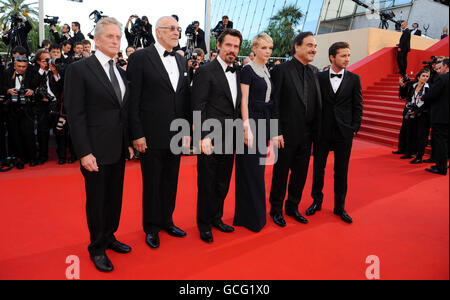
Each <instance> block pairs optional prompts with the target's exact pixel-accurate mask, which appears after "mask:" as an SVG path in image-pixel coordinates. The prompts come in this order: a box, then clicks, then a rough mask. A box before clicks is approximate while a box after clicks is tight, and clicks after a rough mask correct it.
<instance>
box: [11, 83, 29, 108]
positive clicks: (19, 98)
mask: <svg viewBox="0 0 450 300" xmlns="http://www.w3.org/2000/svg"><path fill="white" fill-rule="evenodd" d="M14 90H15V92H16V93H17V95H11V102H12V103H18V104H20V105H25V104H27V102H29V99H28V97H26V96H25V94H26V93H27V90H26V89H25V86H24V84H23V83H22V85H21V86H20V89H14Z"/></svg>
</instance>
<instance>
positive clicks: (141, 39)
mask: <svg viewBox="0 0 450 300" xmlns="http://www.w3.org/2000/svg"><path fill="white" fill-rule="evenodd" d="M133 19H135V21H134V23H133ZM130 24H131V25H132V27H131V29H129V26H130ZM125 37H126V39H127V41H128V46H133V47H134V48H141V47H143V48H146V47H148V46H150V45H152V44H154V43H155V38H154V37H153V29H152V24H150V22H149V21H148V18H147V17H146V16H143V17H142V18H139V17H138V16H137V15H132V16H130V17H129V18H128V22H127V25H126V26H125Z"/></svg>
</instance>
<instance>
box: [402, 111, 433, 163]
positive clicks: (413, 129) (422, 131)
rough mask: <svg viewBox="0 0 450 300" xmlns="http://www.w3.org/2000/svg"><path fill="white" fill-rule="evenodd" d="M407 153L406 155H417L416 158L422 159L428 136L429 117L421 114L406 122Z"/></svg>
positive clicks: (426, 114)
mask: <svg viewBox="0 0 450 300" xmlns="http://www.w3.org/2000/svg"><path fill="white" fill-rule="evenodd" d="M407 122H408V126H407V129H408V130H407V140H408V142H407V144H408V147H407V151H406V154H411V155H414V154H417V158H420V159H422V158H423V156H424V155H425V149H426V147H427V145H428V137H429V136H430V116H429V114H428V113H423V114H422V115H421V116H418V117H416V118H414V119H409V120H407Z"/></svg>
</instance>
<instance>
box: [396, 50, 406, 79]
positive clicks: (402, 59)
mask: <svg viewBox="0 0 450 300" xmlns="http://www.w3.org/2000/svg"><path fill="white" fill-rule="evenodd" d="M397 63H398V68H399V70H400V74H401V75H403V76H405V75H406V69H407V68H408V52H399V53H398V56H397Z"/></svg>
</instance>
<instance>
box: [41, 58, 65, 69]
mask: <svg viewBox="0 0 450 300" xmlns="http://www.w3.org/2000/svg"><path fill="white" fill-rule="evenodd" d="M45 61H46V62H47V63H48V64H49V65H52V66H55V67H56V68H59V67H60V66H61V65H62V63H63V61H62V59H61V58H47V59H46V60H45Z"/></svg>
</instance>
